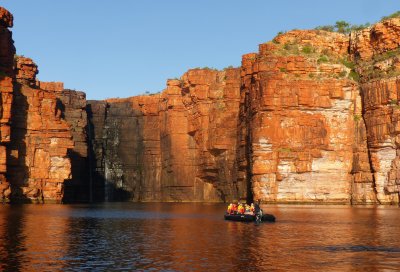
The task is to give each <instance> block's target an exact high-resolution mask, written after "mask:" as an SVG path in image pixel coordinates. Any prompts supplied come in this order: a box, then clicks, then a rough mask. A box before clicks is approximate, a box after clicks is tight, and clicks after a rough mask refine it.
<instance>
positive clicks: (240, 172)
mask: <svg viewBox="0 0 400 272" xmlns="http://www.w3.org/2000/svg"><path fill="white" fill-rule="evenodd" d="M12 24H13V17H12V15H11V14H10V13H9V12H8V11H6V10H5V9H3V8H0V93H1V96H0V98H1V100H0V106H1V108H0V113H1V116H0V198H1V199H3V200H9V199H11V200H13V201H28V202H32V201H36V202H49V201H55V202H60V201H62V200H69V201H91V200H100V201H102V200H106V201H112V200H132V201H231V200H237V199H239V198H248V199H253V198H254V199H261V200H263V201H267V202H283V203H288V202H294V203H302V202H309V203H315V202H319V203H353V204H357V203H381V204H386V203H398V202H399V194H400V189H399V188H400V155H399V154H400V152H399V146H400V144H399V143H400V140H399V139H400V138H399V133H400V126H399V124H400V119H399V114H400V103H399V101H400V97H399V94H400V91H399V90H400V79H399V76H400V49H399V46H400V39H399V38H400V19H399V18H392V19H389V20H385V21H383V22H379V23H377V24H375V25H374V26H371V27H369V28H367V29H364V30H362V31H357V32H353V33H351V34H350V35H343V34H339V33H332V32H326V31H322V30H294V31H289V32H287V33H284V34H281V35H278V36H277V37H275V38H274V40H273V41H271V42H267V43H264V44H261V45H260V47H259V52H258V53H251V54H246V55H244V56H243V59H242V66H241V67H240V68H237V69H226V70H224V71H216V70H212V69H192V70H189V71H188V72H187V73H185V74H184V75H183V76H182V77H181V79H179V80H169V81H168V82H167V87H166V89H165V90H164V91H163V92H162V93H160V94H154V95H149V96H138V97H131V98H126V99H108V100H106V101H88V102H86V97H85V94H84V93H82V92H76V91H72V90H64V86H63V84H62V83H60V82H41V81H38V80H36V74H37V66H36V64H35V63H34V62H33V61H32V60H31V59H28V58H24V57H20V58H16V60H17V61H16V62H15V63H14V61H15V60H14V54H15V48H14V46H13V41H12V37H11V32H10V31H9V30H8V28H9V27H12ZM355 75H356V76H355ZM357 76H359V80H358V78H357ZM88 146H89V150H88Z"/></svg>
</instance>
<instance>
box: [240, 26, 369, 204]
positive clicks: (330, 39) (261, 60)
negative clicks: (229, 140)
mask: <svg viewBox="0 0 400 272" xmlns="http://www.w3.org/2000/svg"><path fill="white" fill-rule="evenodd" d="M294 32H295V33H292V32H289V33H287V34H284V35H282V36H278V37H277V38H276V39H275V43H267V44H262V45H260V52H259V53H258V54H248V55H245V56H244V57H243V62H242V91H243V92H244V96H245V98H244V103H243V107H244V109H243V112H244V113H245V114H244V115H243V116H242V117H247V120H246V122H243V123H244V125H245V127H246V128H247V129H244V130H243V131H245V132H246V133H248V134H249V135H247V136H246V137H244V138H247V139H248V142H247V145H250V147H249V151H248V152H247V154H246V155H247V161H248V163H250V168H249V174H250V175H251V176H250V178H251V183H252V186H253V192H254V196H255V199H262V200H265V201H269V202H340V203H343V202H349V201H350V200H352V198H353V197H354V198H355V199H365V200H366V201H373V199H370V198H371V196H370V195H369V194H370V192H368V190H357V193H356V192H355V191H354V192H353V194H361V195H360V196H358V195H357V196H354V195H353V194H352V188H353V186H355V185H354V184H353V183H354V182H353V181H354V177H353V175H352V172H353V171H352V169H353V164H352V161H353V157H354V156H355V154H353V152H354V150H353V145H354V142H355V141H356V139H355V134H356V123H355V118H354V116H356V115H357V114H360V112H361V103H360V102H361V98H360V94H359V88H358V86H357V84H356V82H354V81H352V80H350V79H348V78H347V72H348V71H347V70H348V68H346V67H345V66H344V65H342V64H339V63H337V60H338V58H339V57H347V55H346V54H345V52H346V50H345V49H346V47H345V44H346V37H345V36H344V35H340V34H337V33H329V32H324V31H305V32H299V31H294ZM322 56H324V61H321V57H322ZM246 111H247V112H246ZM361 159H363V160H365V159H368V157H367V158H365V157H362V158H361ZM360 163H361V164H363V163H364V161H361V162H360ZM358 182H361V183H364V182H367V183H369V187H370V189H371V190H372V184H371V180H368V179H367V177H362V178H361V180H358Z"/></svg>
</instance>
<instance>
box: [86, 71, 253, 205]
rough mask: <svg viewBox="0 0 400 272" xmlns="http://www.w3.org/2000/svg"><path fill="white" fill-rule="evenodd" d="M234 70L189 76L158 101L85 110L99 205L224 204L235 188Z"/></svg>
mask: <svg viewBox="0 0 400 272" xmlns="http://www.w3.org/2000/svg"><path fill="white" fill-rule="evenodd" d="M239 87H240V75H239V70H238V69H228V70H226V71H221V72H218V71H215V70H211V69H194V70H190V71H188V72H187V73H186V74H185V75H183V76H182V79H181V80H169V81H168V83H167V88H166V89H165V91H163V92H162V93H161V94H155V95H152V96H139V97H132V98H127V99H109V100H107V101H106V102H96V101H93V102H89V108H90V110H91V114H92V122H93V126H94V130H93V138H92V139H93V143H94V144H93V145H94V154H95V157H96V161H97V164H96V169H97V170H96V176H97V177H99V176H100V177H101V178H102V179H104V183H105V198H106V199H115V198H123V199H131V200H135V201H155V200H162V201H224V200H229V199H233V198H236V199H237V198H238V197H245V196H246V190H247V189H246V184H243V182H239V183H238V182H237V169H236V152H237V151H236V142H237V120H238V109H239V95H240V94H239V90H240V89H239Z"/></svg>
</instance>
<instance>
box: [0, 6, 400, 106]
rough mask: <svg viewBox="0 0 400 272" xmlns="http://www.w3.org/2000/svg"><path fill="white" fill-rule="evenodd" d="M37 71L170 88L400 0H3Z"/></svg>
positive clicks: (119, 88)
mask: <svg viewBox="0 0 400 272" xmlns="http://www.w3.org/2000/svg"><path fill="white" fill-rule="evenodd" d="M0 5H1V6H3V7H5V8H7V9H8V10H10V11H11V12H12V13H13V14H14V28H13V29H12V30H13V37H14V41H15V46H16V47H17V54H19V55H24V56H27V57H31V58H32V59H33V60H34V61H35V62H36V63H37V64H38V65H39V71H40V73H39V75H38V78H39V79H40V80H43V81H63V82H64V83H65V87H66V88H70V89H76V90H81V91H84V92H86V94H87V98H88V99H104V98H109V97H128V96H134V95H138V94H143V93H145V92H146V91H147V92H151V93H154V92H158V91H161V90H162V89H164V87H165V82H166V80H167V79H168V78H174V77H180V76H181V75H182V74H183V73H184V72H185V71H186V70H188V69H190V68H194V67H205V66H208V67H213V68H218V69H222V68H224V67H227V66H229V65H233V66H239V65H240V61H241V56H242V55H243V54H246V53H250V52H256V51H257V50H258V44H260V43H263V42H266V41H269V40H271V39H272V38H273V37H274V36H275V35H276V34H277V33H278V32H279V31H284V30H290V29H293V28H298V29H307V28H314V27H315V26H318V25H326V24H334V22H336V21H337V20H346V21H349V22H351V23H353V24H361V23H366V22H371V23H372V22H375V21H378V20H379V19H380V18H381V17H382V16H384V15H389V14H391V13H393V12H395V11H397V10H400V1H399V0H374V1H373V0H351V1H349V0H335V1H324V0H303V1H298V0H280V1H267V0H264V1H262V0H254V1H253V0H248V1H244V0H201V1H200V0H197V1H194V0H193V1H192V0H34V1H33V0H0Z"/></svg>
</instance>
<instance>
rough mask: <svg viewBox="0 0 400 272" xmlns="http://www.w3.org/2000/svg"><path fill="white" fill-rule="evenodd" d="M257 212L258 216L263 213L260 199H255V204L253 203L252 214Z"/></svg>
mask: <svg viewBox="0 0 400 272" xmlns="http://www.w3.org/2000/svg"><path fill="white" fill-rule="evenodd" d="M257 214H259V215H260V216H262V214H263V210H262V209H261V207H260V200H257V202H256V204H255V205H254V215H257Z"/></svg>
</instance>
